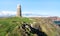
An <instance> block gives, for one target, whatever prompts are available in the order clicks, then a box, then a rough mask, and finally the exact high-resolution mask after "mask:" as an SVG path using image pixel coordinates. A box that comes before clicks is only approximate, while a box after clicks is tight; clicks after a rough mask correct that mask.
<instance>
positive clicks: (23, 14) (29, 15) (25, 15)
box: [0, 11, 48, 17]
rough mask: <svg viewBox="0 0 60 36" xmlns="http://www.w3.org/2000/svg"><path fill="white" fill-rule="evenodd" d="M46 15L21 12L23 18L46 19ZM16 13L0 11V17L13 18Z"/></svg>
mask: <svg viewBox="0 0 60 36" xmlns="http://www.w3.org/2000/svg"><path fill="white" fill-rule="evenodd" d="M47 14H48V13H43V12H22V16H23V17H41V16H42V17H47ZM15 15H16V11H1V12H0V16H4V17H5V16H15Z"/></svg>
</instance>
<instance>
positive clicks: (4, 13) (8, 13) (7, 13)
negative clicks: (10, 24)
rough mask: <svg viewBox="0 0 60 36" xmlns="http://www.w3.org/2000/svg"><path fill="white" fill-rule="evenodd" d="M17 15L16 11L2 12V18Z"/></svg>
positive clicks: (0, 13) (0, 14)
mask: <svg viewBox="0 0 60 36" xmlns="http://www.w3.org/2000/svg"><path fill="white" fill-rule="evenodd" d="M15 14H16V12H15V11H1V12H0V16H2V17H3V16H4V17H5V16H11V15H12V16H14V15H15Z"/></svg>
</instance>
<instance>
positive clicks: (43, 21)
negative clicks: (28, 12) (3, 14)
mask: <svg viewBox="0 0 60 36" xmlns="http://www.w3.org/2000/svg"><path fill="white" fill-rule="evenodd" d="M23 22H25V23H27V24H28V25H30V26H31V24H32V25H33V26H32V27H33V29H34V30H36V28H38V29H39V30H40V32H41V33H42V32H44V33H45V34H46V35H47V36H59V35H60V31H59V30H60V29H59V27H58V26H56V25H55V23H53V22H52V21H51V20H50V19H47V18H18V17H11V18H0V36H39V35H37V34H36V33H35V31H34V30H32V29H31V28H32V27H31V28H30V26H29V27H28V28H25V29H26V31H25V30H24V29H23V28H22V25H23ZM39 26H40V27H39ZM31 31H32V32H31ZM33 31H34V33H33ZM36 31H37V30H36ZM25 32H26V33H25ZM43 36H44V35H43Z"/></svg>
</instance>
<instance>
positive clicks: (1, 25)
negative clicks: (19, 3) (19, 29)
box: [0, 17, 30, 36]
mask: <svg viewBox="0 0 60 36" xmlns="http://www.w3.org/2000/svg"><path fill="white" fill-rule="evenodd" d="M22 22H27V23H30V20H29V19H28V18H19V17H10V18H0V36H5V35H6V34H7V33H8V32H12V31H13V30H14V28H15V27H16V26H18V25H20V24H21V23H22Z"/></svg>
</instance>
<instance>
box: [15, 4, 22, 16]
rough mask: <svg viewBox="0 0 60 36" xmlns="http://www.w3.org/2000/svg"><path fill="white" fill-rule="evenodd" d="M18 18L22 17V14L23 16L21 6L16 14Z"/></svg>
mask: <svg viewBox="0 0 60 36" xmlns="http://www.w3.org/2000/svg"><path fill="white" fill-rule="evenodd" d="M16 16H17V17H22V14H21V5H20V4H18V5H17V14H16Z"/></svg>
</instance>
